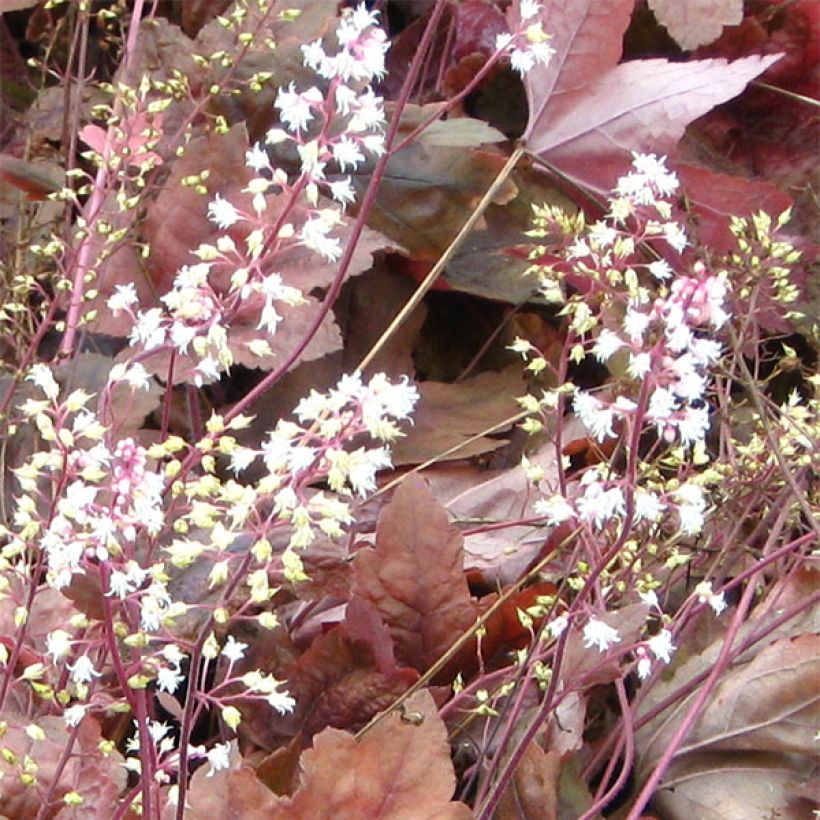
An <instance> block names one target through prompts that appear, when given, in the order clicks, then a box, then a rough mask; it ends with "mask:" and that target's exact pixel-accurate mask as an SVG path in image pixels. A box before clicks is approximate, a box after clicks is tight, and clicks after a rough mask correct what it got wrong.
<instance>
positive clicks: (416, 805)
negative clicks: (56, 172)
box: [226, 692, 473, 820]
mask: <svg viewBox="0 0 820 820" xmlns="http://www.w3.org/2000/svg"><path fill="white" fill-rule="evenodd" d="M407 711H412V712H413V713H418V715H420V716H421V717H422V718H423V719H422V721H421V723H420V724H419V725H413V724H411V723H407V722H404V721H402V720H401V718H400V717H399V715H398V714H396V713H393V714H391V715H389V716H388V717H387V718H385V719H384V720H383V721H382V722H381V723H379V724H378V725H377V726H375V727H374V728H373V729H372V730H371V731H370V732H368V733H367V734H366V735H365V736H364V737H363V738H362V739H361V740H358V741H357V740H356V739H355V738H354V737H353V736H352V735H350V734H347V733H346V732H341V731H338V730H336V729H326V730H325V731H324V732H322V733H321V734H320V735H317V736H316V737H315V738H314V743H313V748H312V749H310V750H308V751H306V752H304V754H303V755H302V784H301V787H300V788H299V790H298V791H297V792H296V794H294V796H293V797H292V798H279V799H278V800H277V801H276V811H275V812H274V813H272V814H270V815H268V817H270V818H272V820H319V818H331V817H332V818H333V820H362V819H363V818H367V820H377V818H384V820H388V818H389V820H466V819H467V818H470V817H472V816H473V815H472V812H471V811H470V810H469V809H468V808H467V806H465V805H464V804H463V803H457V802H455V801H451V800H450V798H451V796H452V793H453V789H454V788H455V783H456V779H455V775H454V773H453V765H452V763H451V762H450V745H449V743H448V742H447V729H446V727H445V725H444V722H443V721H442V720H441V719H440V718H439V717H438V715H437V714H436V707H435V704H434V703H433V699H432V697H431V696H430V695H429V694H428V693H427V692H420V693H418V694H417V695H416V696H415V697H414V698H411V699H410V700H409V701H408V703H407ZM226 816H227V815H226ZM231 816H234V815H231Z"/></svg>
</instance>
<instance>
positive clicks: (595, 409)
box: [573, 389, 615, 441]
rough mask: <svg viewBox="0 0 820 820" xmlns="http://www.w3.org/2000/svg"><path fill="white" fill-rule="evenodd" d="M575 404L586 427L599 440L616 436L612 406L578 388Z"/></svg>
mask: <svg viewBox="0 0 820 820" xmlns="http://www.w3.org/2000/svg"><path fill="white" fill-rule="evenodd" d="M573 406H574V408H575V412H576V413H577V414H578V417H579V418H580V419H581V422H582V423H583V425H584V427H586V428H587V430H589V432H590V433H592V435H593V437H594V438H595V439H596V440H597V441H603V440H604V439H605V438H614V437H615V432H614V430H613V429H612V422H613V420H614V417H615V414H614V412H613V411H612V408H611V407H608V406H607V405H605V404H604V403H603V402H600V401H598V399H596V398H595V396H593V395H592V394H590V393H584V392H583V391H582V390H577V389H576V391H575V400H574V402H573Z"/></svg>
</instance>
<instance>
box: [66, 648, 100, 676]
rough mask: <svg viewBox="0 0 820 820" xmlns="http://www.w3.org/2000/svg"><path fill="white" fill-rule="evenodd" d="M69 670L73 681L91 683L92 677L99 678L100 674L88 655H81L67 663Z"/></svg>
mask: <svg viewBox="0 0 820 820" xmlns="http://www.w3.org/2000/svg"><path fill="white" fill-rule="evenodd" d="M68 668H69V669H70V670H71V680H73V681H74V683H91V681H92V680H93V679H94V678H99V677H100V675H101V674H102V673H101V672H98V671H97V670H96V669H95V668H94V664H93V662H92V660H91V658H89V657H88V655H81V656H80V657H79V658H77V660H76V661H75V662H74V663H70V664H68Z"/></svg>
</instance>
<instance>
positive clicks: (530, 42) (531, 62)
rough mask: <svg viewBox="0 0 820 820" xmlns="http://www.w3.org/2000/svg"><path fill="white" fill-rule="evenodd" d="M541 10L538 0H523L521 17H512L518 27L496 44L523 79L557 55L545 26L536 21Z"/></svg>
mask: <svg viewBox="0 0 820 820" xmlns="http://www.w3.org/2000/svg"><path fill="white" fill-rule="evenodd" d="M541 8H542V6H541V4H540V3H537V2H535V0H520V2H519V3H518V9H517V11H518V14H517V16H514V17H513V20H514V21H515V22H516V23H517V25H515V26H514V30H513V31H510V32H505V33H503V34H499V35H498V36H497V37H496V40H495V48H496V52H498V53H499V54H504V55H507V56H509V58H510V65H511V66H512V68H513V70H514V71H516V72H518V74H520V75H521V76H522V77H523V76H524V75H525V74H528V73H529V72H530V71H532V69H533V68H535V66H536V65H546V64H547V63H548V62H549V61H550V58H551V57H552V55H553V54H554V53H555V50H554V49H553V48H552V47H551V46H550V45H549V39H550V38H549V34H547V33H546V32H545V31H544V27H543V24H542V23H541V21H540V20H535V19H534V18H536V17H537V16H538V13H539V11H541Z"/></svg>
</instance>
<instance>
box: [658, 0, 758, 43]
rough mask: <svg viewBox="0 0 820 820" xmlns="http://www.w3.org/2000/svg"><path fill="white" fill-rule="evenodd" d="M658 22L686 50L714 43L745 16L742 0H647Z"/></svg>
mask: <svg viewBox="0 0 820 820" xmlns="http://www.w3.org/2000/svg"><path fill="white" fill-rule="evenodd" d="M648 2H649V8H651V9H652V11H653V12H655V17H656V18H657V20H658V22H659V23H660V24H661V25H663V26H664V27H665V28H666V30H667V31H668V32H669V34H670V35H671V37H672V38H673V39H674V40H675V42H676V43H677V44H678V45H679V46H680V47H681V48H682V49H684V51H690V50H691V49H693V48H697V47H698V46H702V45H706V43H711V42H712V41H714V40H717V38H718V37H720V33H721V32H722V31H723V27H724V26H736V25H737V24H738V23H739V22H740V21H741V20H742V19H743V0H648Z"/></svg>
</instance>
